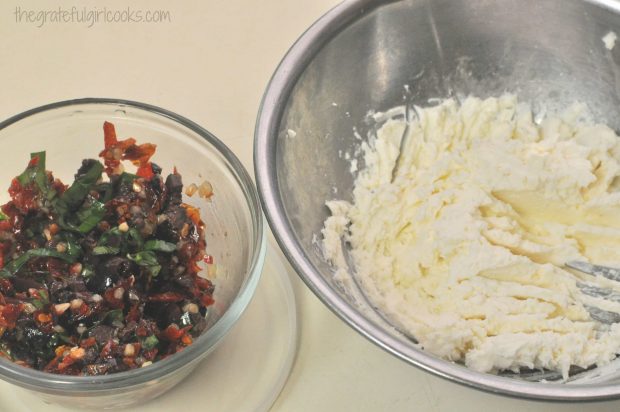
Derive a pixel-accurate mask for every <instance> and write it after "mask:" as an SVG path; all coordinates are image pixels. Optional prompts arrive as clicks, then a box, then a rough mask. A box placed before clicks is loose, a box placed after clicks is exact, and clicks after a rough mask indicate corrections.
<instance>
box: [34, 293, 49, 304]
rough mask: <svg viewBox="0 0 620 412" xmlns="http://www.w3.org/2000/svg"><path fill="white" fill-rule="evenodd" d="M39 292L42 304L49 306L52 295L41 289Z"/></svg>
mask: <svg viewBox="0 0 620 412" xmlns="http://www.w3.org/2000/svg"><path fill="white" fill-rule="evenodd" d="M37 292H39V296H40V297H41V302H43V304H45V305H47V304H48V303H50V294H49V293H48V292H47V290H45V289H39V290H38V291H37Z"/></svg>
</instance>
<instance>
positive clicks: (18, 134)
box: [0, 98, 266, 409]
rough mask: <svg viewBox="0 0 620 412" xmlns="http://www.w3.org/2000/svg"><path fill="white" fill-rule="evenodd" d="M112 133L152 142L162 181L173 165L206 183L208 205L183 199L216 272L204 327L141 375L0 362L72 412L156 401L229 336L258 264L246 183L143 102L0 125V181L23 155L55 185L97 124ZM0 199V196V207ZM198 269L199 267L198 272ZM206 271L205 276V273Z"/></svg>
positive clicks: (219, 156)
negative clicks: (194, 214) (42, 162)
mask: <svg viewBox="0 0 620 412" xmlns="http://www.w3.org/2000/svg"><path fill="white" fill-rule="evenodd" d="M104 121H109V122H112V123H114V125H115V126H116V131H117V135H118V136H119V139H124V138H127V137H134V138H136V140H137V142H138V143H146V142H150V143H154V144H156V145H157V152H156V153H155V155H154V156H153V161H154V162H155V163H157V164H158V165H159V166H161V167H162V169H163V171H162V175H164V174H165V175H167V174H168V173H171V172H172V170H173V168H174V167H176V168H177V169H178V171H179V173H180V174H181V175H182V176H183V181H184V183H185V184H186V185H187V184H190V183H197V184H200V182H202V181H204V180H207V181H209V182H210V183H211V184H212V186H213V192H214V195H213V196H212V197H211V200H210V201H208V200H205V199H203V198H200V197H198V196H193V197H191V198H186V199H184V201H185V202H187V203H189V204H192V205H193V206H196V207H199V208H200V214H201V218H202V220H203V221H204V222H205V235H206V240H207V253H209V254H210V255H212V256H213V258H214V265H215V268H216V271H215V275H214V276H215V278H214V280H213V282H214V284H215V293H214V299H215V302H216V303H215V304H214V305H213V306H211V307H209V310H208V312H207V322H208V324H209V328H208V329H207V330H206V331H205V332H204V333H203V334H202V335H201V336H200V337H199V338H197V339H195V340H194V343H193V344H192V345H190V346H188V347H187V348H185V349H184V350H183V351H182V352H180V353H177V354H175V355H173V356H170V357H168V358H166V359H164V360H161V361H158V362H155V363H153V364H152V365H150V366H149V367H146V368H140V369H134V370H130V371H127V372H121V373H116V374H110V375H103V376H88V377H83V376H63V375H56V374H50V373H45V372H40V371H37V370H33V369H29V368H25V367H22V366H19V365H16V364H14V363H12V362H11V361H9V360H7V359H3V358H0V378H2V379H4V380H6V381H8V382H11V383H13V384H15V385H19V386H21V387H23V388H26V389H28V390H30V391H33V392H36V393H37V394H38V395H39V396H41V397H42V398H43V399H44V400H45V401H48V402H53V403H59V404H62V405H64V406H68V407H77V408H106V409H107V408H118V407H126V406H129V405H132V404H135V403H142V402H144V401H146V400H148V399H152V398H154V397H156V396H159V395H161V394H162V393H164V392H165V391H166V390H168V389H170V388H171V387H172V386H174V385H175V384H177V383H179V381H181V380H182V379H183V378H184V377H185V376H187V375H188V374H189V373H190V372H191V371H192V370H193V369H194V368H195V367H196V366H197V365H198V364H199V362H200V360H202V359H203V358H204V357H205V356H207V355H208V354H209V353H210V352H211V351H212V350H213V349H214V348H215V347H216V345H217V344H218V343H219V342H220V341H221V340H222V338H223V337H224V335H226V333H227V332H228V331H229V330H230V329H231V327H232V326H233V325H234V324H235V322H236V321H237V320H238V319H239V317H240V315H241V314H242V312H243V311H244V309H245V308H246V307H247V305H248V303H249V302H250V300H251V298H252V296H253V294H254V291H255V290H256V286H257V284H258V281H259V278H260V273H261V270H262V267H263V263H264V257H265V250H266V241H265V232H264V226H263V215H262V212H261V209H260V204H259V200H258V195H257V193H256V189H255V187H254V185H253V183H252V180H251V178H250V176H249V175H248V173H247V171H246V170H245V169H244V167H243V166H242V164H241V162H240V161H239V160H238V159H237V158H236V157H235V155H234V154H233V153H232V152H231V151H230V150H229V149H228V148H227V147H226V146H225V145H224V144H223V143H222V142H221V141H220V140H218V139H217V138H216V137H215V136H213V135H212V134H211V133H209V132H208V131H206V130H205V129H203V128H202V127H200V126H199V125H197V124H196V123H193V122H192V121H190V120H188V119H186V118H184V117H181V116H179V115H177V114H174V113H172V112H169V111H167V110H164V109H161V108H158V107H154V106H150V105H147V104H143V103H137V102H131V101H124V100H117V99H100V98H88V99H78V100H69V101H64V102H59V103H53V104H50V105H46V106H42V107H38V108H36V109H32V110H29V111H27V112H24V113H22V114H19V115H17V116H14V117H12V118H10V119H8V120H5V121H4V122H2V123H0V144H2V146H3V147H4V148H5V150H6V151H5V153H10V155H5V156H4V159H3V167H2V168H1V169H0V182H5V183H4V184H5V187H6V188H8V187H9V184H10V182H11V179H12V178H13V177H14V176H16V175H18V174H19V173H21V171H22V170H23V169H24V168H25V165H26V164H27V162H28V159H29V158H30V156H29V154H30V153H31V152H36V151H41V150H45V151H46V152H47V169H48V170H51V171H52V172H53V173H54V176H55V177H58V178H60V179H61V180H62V181H63V182H65V183H67V182H71V181H73V174H74V173H75V171H76V170H77V168H78V167H79V166H80V164H81V160H82V159H84V158H96V157H97V155H98V153H99V151H100V150H101V149H102V148H103V123H104ZM7 200H8V194H7V193H6V192H4V194H3V195H2V196H0V202H2V203H5V202H6V201H7ZM204 270H205V271H206V270H207V268H204ZM211 273H213V271H211Z"/></svg>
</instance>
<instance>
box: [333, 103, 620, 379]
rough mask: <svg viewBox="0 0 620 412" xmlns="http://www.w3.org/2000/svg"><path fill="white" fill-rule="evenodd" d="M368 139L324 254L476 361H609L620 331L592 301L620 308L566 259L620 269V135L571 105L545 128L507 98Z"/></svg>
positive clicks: (399, 322) (410, 323)
mask: <svg viewBox="0 0 620 412" xmlns="http://www.w3.org/2000/svg"><path fill="white" fill-rule="evenodd" d="M416 113H417V116H416V119H415V120H414V121H413V122H412V123H411V124H410V127H409V129H408V133H410V134H411V135H410V136H409V139H408V140H407V144H406V145H405V146H406V147H404V148H403V153H402V155H401V159H400V164H399V168H398V171H397V173H396V176H395V177H394V179H392V170H393V169H394V164H395V161H396V159H397V156H398V153H399V146H400V140H401V138H402V135H403V132H404V131H405V122H404V120H399V119H391V120H388V121H386V122H385V123H384V125H383V126H382V127H381V129H380V130H379V131H378V133H377V136H376V137H375V138H373V139H371V140H370V141H368V142H364V143H363V144H362V145H363V146H362V149H363V152H364V160H365V167H364V169H363V170H361V171H360V172H359V174H358V176H357V178H356V180H355V186H354V190H353V201H352V203H348V202H345V201H341V200H332V201H329V202H327V206H328V207H329V209H330V210H331V213H332V215H331V216H330V217H329V218H328V219H327V220H326V222H325V225H324V229H323V250H324V253H325V258H326V259H327V260H329V261H330V262H331V263H332V264H333V265H334V266H335V267H336V269H337V272H336V276H340V275H342V272H343V271H346V270H347V261H346V259H345V258H344V254H343V250H342V241H341V239H344V240H345V241H346V242H347V243H348V244H350V246H351V250H350V255H351V258H352V260H353V262H354V263H355V272H356V279H357V281H358V282H359V283H360V285H361V287H362V289H363V291H364V293H365V294H366V295H367V297H368V299H369V300H370V301H371V302H372V303H373V305H376V306H377V307H378V308H379V310H380V311H381V312H382V313H383V315H384V316H385V317H387V318H388V319H389V320H390V321H391V322H392V323H393V324H394V325H395V326H396V327H397V328H399V329H401V330H403V331H405V332H406V333H408V334H410V335H411V336H413V337H415V339H417V340H418V342H419V343H420V345H421V346H422V347H424V348H425V349H426V350H428V351H430V352H432V353H434V354H436V355H438V356H440V357H443V358H445V359H448V360H453V361H462V362H464V363H465V364H466V365H467V366H468V367H470V368H472V369H474V370H477V371H481V372H497V371H500V370H514V371H518V370H519V368H522V367H525V368H534V369H535V368H546V369H551V370H556V371H559V372H561V373H562V374H563V376H564V377H565V378H566V377H568V371H569V368H570V366H571V365H577V366H580V367H583V368H587V367H589V366H592V365H599V366H600V365H604V364H607V363H609V362H610V361H611V360H613V359H614V358H615V356H616V354H617V353H618V352H620V326H618V325H611V326H610V325H604V324H602V323H600V322H597V321H596V320H594V319H592V318H591V316H590V313H589V312H588V307H589V306H592V307H598V308H601V309H603V310H606V311H612V312H618V313H620V303H616V302H611V301H607V300H603V299H601V298H599V297H592V296H587V295H585V294H584V293H583V292H582V291H581V289H580V288H579V287H578V284H580V283H581V284H592V285H598V286H600V287H607V288H612V289H615V290H617V291H619V292H620V284H619V283H617V282H613V281H609V280H606V279H598V278H595V277H592V276H589V275H585V274H580V273H578V272H571V271H568V270H567V269H565V267H564V263H565V262H566V261H569V260H583V261H591V262H595V263H599V264H608V265H615V266H620V178H619V176H620V139H619V138H618V136H617V135H616V134H615V133H614V131H613V130H611V129H610V128H609V127H607V126H605V125H601V124H593V123H591V122H589V121H587V120H585V119H584V118H583V116H582V114H583V113H584V107H583V106H580V105H575V106H573V107H571V108H569V109H568V110H566V111H565V112H564V113H562V114H561V115H557V116H554V117H547V118H545V119H543V120H542V121H541V122H540V123H539V124H537V123H535V122H534V120H533V118H532V112H531V110H530V108H529V106H527V105H525V104H520V103H518V102H517V99H516V98H515V97H514V96H512V95H504V96H501V97H499V98H489V99H486V100H481V99H478V98H474V97H469V98H467V99H466V100H465V101H464V102H463V103H462V104H458V103H457V102H456V101H454V100H445V101H443V102H442V103H441V104H439V105H438V106H434V107H428V108H420V107H417V108H416Z"/></svg>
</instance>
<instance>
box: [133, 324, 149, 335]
mask: <svg viewBox="0 0 620 412" xmlns="http://www.w3.org/2000/svg"><path fill="white" fill-rule="evenodd" d="M149 335H150V333H149V331H148V329H147V328H145V327H144V326H138V327H137V328H136V336H138V337H141V338H143V337H145V336H149Z"/></svg>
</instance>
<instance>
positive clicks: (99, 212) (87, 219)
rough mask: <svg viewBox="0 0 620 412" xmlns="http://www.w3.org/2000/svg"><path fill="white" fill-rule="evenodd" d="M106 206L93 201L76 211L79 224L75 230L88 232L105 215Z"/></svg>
mask: <svg viewBox="0 0 620 412" xmlns="http://www.w3.org/2000/svg"><path fill="white" fill-rule="evenodd" d="M105 213H106V207H105V205H104V204H103V203H101V202H98V201H96V200H95V201H93V203H92V204H91V205H90V206H89V207H87V208H86V209H82V210H80V211H79V212H78V213H77V216H78V218H79V219H80V222H81V223H80V225H79V226H78V228H77V230H79V231H80V232H81V233H88V232H90V231H91V230H92V229H93V228H94V227H95V226H97V224H98V223H99V222H101V220H102V219H103V217H104V216H105Z"/></svg>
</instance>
